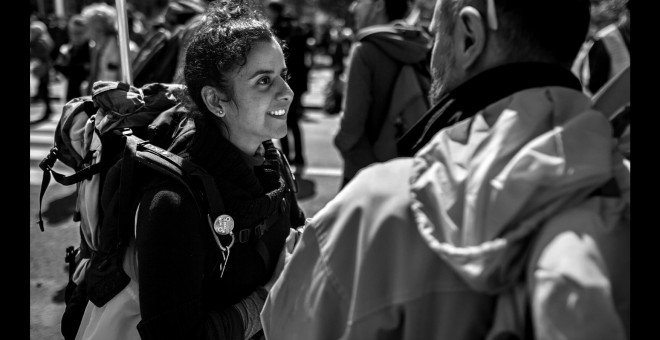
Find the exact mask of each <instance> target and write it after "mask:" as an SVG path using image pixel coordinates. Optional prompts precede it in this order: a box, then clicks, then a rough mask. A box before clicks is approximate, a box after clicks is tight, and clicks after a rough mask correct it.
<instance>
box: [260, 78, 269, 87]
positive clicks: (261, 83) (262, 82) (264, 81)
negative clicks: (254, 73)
mask: <svg viewBox="0 0 660 340" xmlns="http://www.w3.org/2000/svg"><path fill="white" fill-rule="evenodd" d="M258 84H259V85H268V84H270V78H268V77H263V78H261V79H259V82H258Z"/></svg>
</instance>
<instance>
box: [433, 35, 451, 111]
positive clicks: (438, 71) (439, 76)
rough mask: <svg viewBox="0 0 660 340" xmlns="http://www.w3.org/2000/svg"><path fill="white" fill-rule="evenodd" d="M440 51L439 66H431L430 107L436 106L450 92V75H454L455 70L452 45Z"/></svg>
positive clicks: (449, 44) (447, 45)
mask: <svg viewBox="0 0 660 340" xmlns="http://www.w3.org/2000/svg"><path fill="white" fill-rule="evenodd" d="M442 50H443V52H441V53H442V54H441V56H440V60H441V62H440V63H439V64H440V65H437V66H438V67H433V66H434V65H431V66H432V69H431V72H432V74H431V76H432V79H433V82H432V83H431V88H430V90H429V101H430V102H431V105H432V106H433V105H435V104H437V103H438V102H439V101H440V99H441V98H442V97H443V96H444V95H445V94H446V93H447V92H449V91H451V90H452V88H451V84H450V83H451V82H452V79H451V78H452V76H451V75H452V74H454V72H453V70H455V68H456V57H455V55H454V53H453V46H452V44H451V43H448V44H446V45H445V46H444V48H443V49H442Z"/></svg>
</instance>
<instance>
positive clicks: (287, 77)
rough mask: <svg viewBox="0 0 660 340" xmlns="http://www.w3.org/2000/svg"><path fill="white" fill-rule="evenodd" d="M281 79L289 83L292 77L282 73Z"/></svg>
mask: <svg viewBox="0 0 660 340" xmlns="http://www.w3.org/2000/svg"><path fill="white" fill-rule="evenodd" d="M280 77H282V79H284V81H287V82H288V81H289V79H291V75H289V73H288V72H282V74H281V75H280Z"/></svg>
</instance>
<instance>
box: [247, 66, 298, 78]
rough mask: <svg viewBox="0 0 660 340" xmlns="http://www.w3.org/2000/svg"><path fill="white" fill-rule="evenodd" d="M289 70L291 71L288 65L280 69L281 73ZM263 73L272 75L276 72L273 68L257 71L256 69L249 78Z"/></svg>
mask: <svg viewBox="0 0 660 340" xmlns="http://www.w3.org/2000/svg"><path fill="white" fill-rule="evenodd" d="M288 71H289V69H288V68H287V67H285V68H283V69H282V71H280V73H282V72H288ZM262 74H267V75H271V74H275V71H273V70H265V69H264V70H256V71H254V72H253V73H252V75H251V76H250V77H249V78H248V79H252V78H256V77H258V76H260V75H262Z"/></svg>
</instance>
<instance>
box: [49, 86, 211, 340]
mask: <svg viewBox="0 0 660 340" xmlns="http://www.w3.org/2000/svg"><path fill="white" fill-rule="evenodd" d="M182 89H183V86H182V85H175V84H160V83H153V84H149V85H146V86H143V87H142V88H136V87H134V86H130V85H128V84H125V83H122V82H116V81H115V82H110V81H99V82H96V83H94V86H93V94H92V96H91V98H90V97H89V96H87V97H80V98H75V99H73V100H71V101H69V102H67V103H66V104H65V105H64V108H63V113H62V116H61V118H60V120H59V122H58V124H57V127H56V131H55V136H54V144H55V145H54V147H53V148H52V149H51V150H50V153H49V154H48V155H47V156H46V157H45V158H44V159H43V160H42V161H41V163H40V165H39V166H40V168H41V169H42V170H43V171H44V174H43V180H42V186H41V193H40V200H39V221H38V224H39V227H40V228H41V231H44V228H43V221H42V219H41V201H42V199H43V195H44V193H45V191H46V189H47V188H48V184H49V182H50V179H51V176H52V178H53V179H55V181H57V182H58V183H60V184H62V185H73V184H76V185H77V194H78V201H77V206H76V213H75V214H74V221H77V222H80V235H81V242H80V246H79V247H78V248H77V249H74V248H73V247H68V248H67V251H66V253H67V256H66V260H67V262H68V263H69V274H70V275H69V283H68V284H67V288H66V292H65V302H66V309H65V313H64V315H63V318H62V333H63V334H64V335H65V338H67V339H68V338H73V337H75V335H76V332H77V330H78V326H79V325H80V321H81V318H82V316H83V313H84V310H85V308H86V305H87V301H91V302H93V303H94V304H95V305H96V306H99V307H100V306H103V305H104V304H105V303H107V302H108V301H109V300H111V299H112V298H113V297H114V296H115V295H116V294H117V293H119V292H120V291H121V290H122V289H123V288H124V287H126V285H128V283H129V281H130V278H129V277H128V275H127V274H126V273H124V271H123V269H122V260H123V254H124V250H125V247H126V246H127V243H128V241H129V238H130V234H131V233H132V232H133V229H134V218H135V211H136V210H135V209H136V205H137V198H139V195H137V193H138V188H139V185H140V181H137V180H135V179H136V176H137V175H136V174H137V173H141V174H144V173H149V172H158V173H160V174H162V175H164V176H166V177H168V178H171V179H174V180H176V181H178V182H179V183H181V184H183V186H184V187H185V188H186V189H187V190H188V191H189V193H190V194H191V196H192V197H193V199H194V200H195V203H196V206H197V208H198V211H199V213H200V214H201V216H203V217H204V219H205V220H206V219H207V217H208V219H209V227H210V229H211V231H213V225H212V224H211V222H210V221H215V220H216V218H218V217H219V216H220V215H221V213H222V212H223V210H224V207H223V204H222V199H221V196H220V195H219V193H218V192H217V189H216V186H215V183H214V180H213V178H212V177H211V176H210V175H209V174H208V173H206V172H205V171H204V170H203V169H202V168H200V167H199V166H197V165H195V164H194V163H192V162H189V161H187V160H185V159H183V158H181V157H179V156H178V155H175V154H172V153H170V152H168V151H167V150H165V148H166V147H167V146H168V145H169V144H170V142H171V140H172V136H173V135H174V133H175V132H176V128H177V125H178V122H179V121H180V120H181V118H182V116H183V114H184V113H185V112H186V109H185V108H184V106H183V105H182V103H181V102H179V100H178V99H177V94H178V92H179V91H181V90H182ZM58 160H59V161H60V162H62V163H64V164H65V165H66V166H68V167H69V168H71V169H73V170H74V173H73V174H69V175H65V174H62V173H59V172H57V171H55V170H54V169H53V167H54V165H55V162H56V161H58ZM111 168H112V169H113V170H117V169H119V171H120V181H116V182H119V183H118V184H117V186H118V187H112V188H110V187H104V185H105V184H107V183H108V182H106V181H105V179H106V174H108V173H109V171H110V170H111ZM108 190H112V191H115V190H116V191H118V196H117V197H120V201H119V203H118V209H119V214H118V221H119V223H118V224H117V225H102V221H103V213H104V212H103V211H102V209H101V206H100V198H101V195H102V194H103V193H104V192H105V191H108ZM112 191H108V192H109V193H111V192H112ZM220 246H221V245H220ZM74 268H75V269H74Z"/></svg>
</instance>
